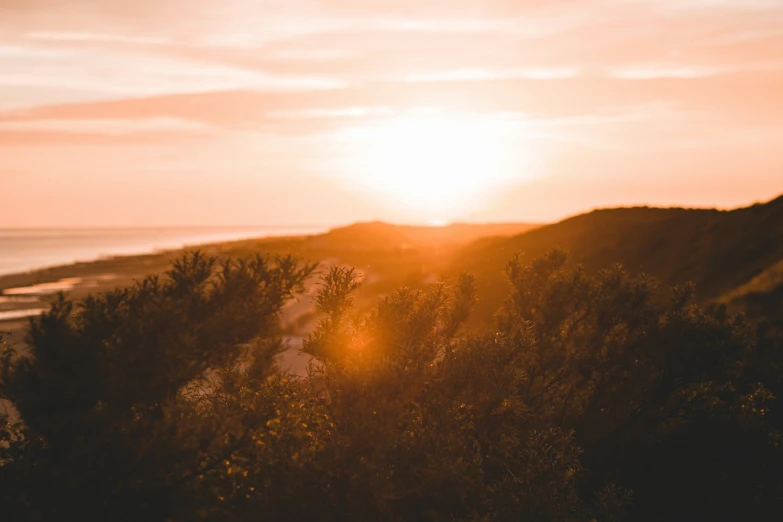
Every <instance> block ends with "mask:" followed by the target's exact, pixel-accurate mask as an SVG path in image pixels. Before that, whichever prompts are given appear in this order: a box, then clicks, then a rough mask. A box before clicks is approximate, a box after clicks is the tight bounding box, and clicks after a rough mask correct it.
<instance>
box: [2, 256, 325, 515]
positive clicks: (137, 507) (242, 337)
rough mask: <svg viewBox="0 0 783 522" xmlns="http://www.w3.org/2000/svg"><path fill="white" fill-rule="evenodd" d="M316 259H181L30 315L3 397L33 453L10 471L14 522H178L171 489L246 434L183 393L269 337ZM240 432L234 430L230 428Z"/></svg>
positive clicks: (6, 472) (7, 368)
mask: <svg viewBox="0 0 783 522" xmlns="http://www.w3.org/2000/svg"><path fill="white" fill-rule="evenodd" d="M313 269H314V266H313V265H300V264H299V263H298V262H297V261H296V260H295V259H293V258H290V257H287V258H277V259H274V260H269V259H266V258H264V257H261V256H257V257H254V258H252V259H246V260H225V261H222V262H219V261H218V260H217V259H215V258H212V257H207V256H204V255H203V254H201V253H200V252H192V253H189V254H187V255H185V256H183V257H182V258H180V259H178V260H177V261H176V262H175V263H174V266H173V267H172V269H171V270H170V271H169V272H167V273H166V274H165V275H164V276H163V277H157V276H154V277H148V278H146V279H144V280H143V281H141V282H139V283H137V284H135V285H134V286H132V287H130V288H125V289H118V290H114V291H110V292H106V293H103V294H100V295H98V296H91V297H88V298H87V299H85V300H84V301H82V302H79V303H73V302H71V301H69V300H67V299H65V298H64V297H63V296H62V295H61V296H60V297H59V299H58V300H57V301H56V302H54V303H53V305H52V307H51V309H50V310H49V311H48V312H46V313H45V314H43V315H42V316H41V317H39V318H36V319H33V320H32V321H31V323H30V327H29V333H28V336H27V344H28V345H29V347H30V353H29V355H28V356H26V357H22V358H12V357H6V358H5V359H4V360H3V363H4V365H3V372H2V382H0V385H1V386H2V387H1V388H0V390H2V396H3V397H4V398H7V399H9V400H10V401H11V402H12V403H13V404H14V405H15V406H16V408H17V409H18V410H19V412H20V413H21V417H22V419H23V420H24V432H23V435H24V439H25V443H26V445H27V446H28V448H29V450H30V451H28V452H27V454H26V458H21V459H17V460H15V461H14V462H12V463H11V464H9V465H6V466H4V467H3V469H2V481H1V482H0V488H2V491H3V492H4V494H6V495H9V498H11V499H13V501H14V502H12V503H9V504H10V505H13V506H16V509H17V510H18V511H17V512H16V513H15V514H14V515H15V517H16V518H14V516H12V517H11V518H12V519H19V520H23V519H36V518H44V519H50V518H60V519H69V520H108V519H111V520H120V519H128V520H138V519H142V518H148V519H155V518H165V514H166V512H167V511H168V510H169V509H170V504H171V495H172V494H174V493H176V492H177V490H178V489H179V488H180V487H181V485H182V483H184V482H186V481H187V480H189V479H191V478H193V477H194V476H196V474H197V473H199V471H200V469H201V468H202V467H204V466H210V465H212V464H211V462H212V461H211V460H210V459H209V458H207V459H206V461H205V459H204V456H205V455H219V454H220V451H223V447H224V446H230V445H231V443H232V441H230V440H225V441H224V440H222V439H221V437H222V435H223V431H224V428H223V427H222V426H220V425H216V424H215V423H212V424H208V423H205V422H197V423H196V422H193V421H194V420H195V415H194V412H193V408H192V406H191V405H190V404H188V402H187V401H185V400H183V398H182V392H183V390H185V389H186V386H187V385H189V384H192V383H199V382H205V380H206V379H208V377H209V375H210V373H211V372H214V371H216V370H218V369H220V368H223V367H227V366H231V365H235V364H237V363H238V362H239V361H240V360H241V359H242V358H243V357H244V356H245V355H246V354H247V353H248V343H251V342H252V341H253V340H254V339H257V338H259V337H265V336H268V335H269V334H271V333H272V332H273V329H274V327H275V325H276V321H277V318H276V316H277V314H278V313H279V312H280V310H281V309H282V307H283V305H284V304H285V302H286V301H287V300H288V299H289V298H291V297H292V296H293V295H294V293H295V292H297V291H299V290H301V289H302V285H303V283H304V281H305V280H306V278H307V277H308V276H309V275H310V274H311V273H312V272H313ZM226 436H227V437H228V439H230V438H231V436H230V435H226Z"/></svg>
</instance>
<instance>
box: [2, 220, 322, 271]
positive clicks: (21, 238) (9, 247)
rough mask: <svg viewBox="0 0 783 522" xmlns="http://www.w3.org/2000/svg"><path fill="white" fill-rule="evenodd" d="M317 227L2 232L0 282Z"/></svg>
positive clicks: (304, 232)
mask: <svg viewBox="0 0 783 522" xmlns="http://www.w3.org/2000/svg"><path fill="white" fill-rule="evenodd" d="M323 231H324V228H317V227H309V228H308V227H161V228H111V229H110V228H103V229H101V228H95V229H79V228H65V229H53V228H51V229H0V252H2V255H0V276H5V275H10V274H17V273H26V272H32V271H36V270H41V269H45V268H50V267H55V266H61V265H69V264H73V263H79V262H91V261H97V260H100V259H103V258H107V257H114V256H135V255H144V254H152V253H155V252H159V251H163V250H174V249H181V248H186V247H190V246H197V245H203V244H209V243H218V242H227V241H238V240H243V239H252V238H263V237H279V236H289V235H290V236H299V235H308V234H315V233H320V232H323Z"/></svg>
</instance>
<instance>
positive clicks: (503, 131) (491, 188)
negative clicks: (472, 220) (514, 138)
mask: <svg viewBox="0 0 783 522" xmlns="http://www.w3.org/2000/svg"><path fill="white" fill-rule="evenodd" d="M349 139H352V140H355V141H356V142H357V154H359V155H360V156H361V157H362V161H360V162H359V164H360V168H359V170H358V171H357V172H356V173H355V175H354V179H356V180H357V181H359V183H360V185H361V186H363V187H364V188H365V189H367V190H369V191H371V192H373V193H374V194H375V195H376V196H377V197H380V198H383V199H385V200H387V202H388V201H391V202H393V203H395V204H396V206H398V207H403V208H404V209H405V210H407V211H408V212H410V213H412V214H414V215H416V216H418V217H421V218H422V219H425V220H428V221H430V222H434V221H439V220H449V219H453V218H455V217H459V216H465V215H467V214H469V213H470V212H471V211H473V210H475V209H476V208H478V207H480V206H482V204H484V203H486V199H487V198H488V197H489V196H490V195H491V194H492V193H493V192H498V191H499V190H501V189H502V188H503V187H505V186H506V185H508V184H509V183H511V182H513V181H514V180H515V179H519V177H520V171H519V169H518V168H517V167H518V163H519V162H518V161H515V160H513V159H512V157H511V155H510V154H509V150H510V149H509V146H508V126H507V125H506V124H505V122H504V121H502V120H498V119H497V118H486V117H485V118H482V117H467V116H454V115H449V116H446V115H418V116H405V117H399V118H390V119H388V120H385V121H383V122H380V123H378V124H376V125H374V126H370V127H365V128H362V129H355V130H354V131H353V132H352V133H351V135H350V138H349ZM517 159H518V158H517Z"/></svg>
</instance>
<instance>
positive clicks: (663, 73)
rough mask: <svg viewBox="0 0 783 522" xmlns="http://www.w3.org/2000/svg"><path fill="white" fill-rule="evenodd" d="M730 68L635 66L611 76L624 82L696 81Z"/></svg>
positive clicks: (613, 73)
mask: <svg viewBox="0 0 783 522" xmlns="http://www.w3.org/2000/svg"><path fill="white" fill-rule="evenodd" d="M731 70H732V68H730V67H716V66H684V65H681V66H678V65H672V66H658V65H634V66H629V67H620V68H618V69H615V70H613V71H611V73H610V76H612V77H613V78H619V79H622V80H654V79H658V78H673V79H683V80H685V79H694V78H707V77H710V76H716V75H718V74H722V73H725V72H729V71H731Z"/></svg>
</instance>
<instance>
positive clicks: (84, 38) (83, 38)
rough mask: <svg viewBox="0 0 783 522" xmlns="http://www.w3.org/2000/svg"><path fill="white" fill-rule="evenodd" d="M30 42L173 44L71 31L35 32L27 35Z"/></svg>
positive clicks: (151, 38)
mask: <svg viewBox="0 0 783 522" xmlns="http://www.w3.org/2000/svg"><path fill="white" fill-rule="evenodd" d="M27 38H29V39H30V40H39V41H44V42H87V43H119V44H140V45H164V44H168V43H171V40H170V39H169V38H163V37H159V36H130V35H123V34H113V33H87V32H69V31H34V32H31V33H27Z"/></svg>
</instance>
